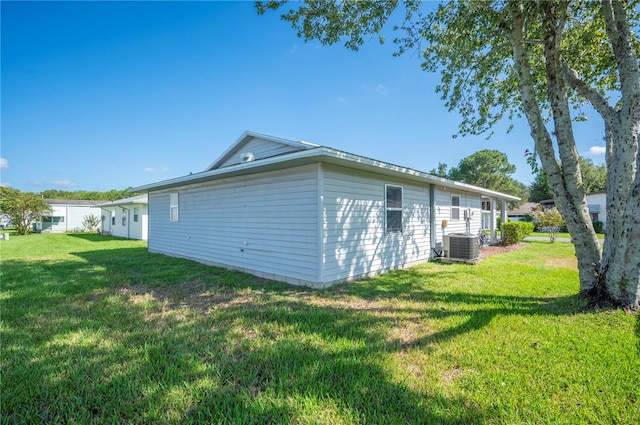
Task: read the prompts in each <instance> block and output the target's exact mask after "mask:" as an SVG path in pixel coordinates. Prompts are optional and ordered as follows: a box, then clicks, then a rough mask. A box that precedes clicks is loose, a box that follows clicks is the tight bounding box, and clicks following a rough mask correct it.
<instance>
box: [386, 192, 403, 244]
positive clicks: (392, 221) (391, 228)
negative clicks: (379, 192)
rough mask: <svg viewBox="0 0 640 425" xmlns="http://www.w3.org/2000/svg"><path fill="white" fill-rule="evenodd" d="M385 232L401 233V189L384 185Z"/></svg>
mask: <svg viewBox="0 0 640 425" xmlns="http://www.w3.org/2000/svg"><path fill="white" fill-rule="evenodd" d="M385 188H386V203H385V209H386V213H387V216H386V231H387V233H400V232H402V187H401V186H391V185H386V186H385Z"/></svg>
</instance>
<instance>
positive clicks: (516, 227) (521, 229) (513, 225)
mask: <svg viewBox="0 0 640 425" xmlns="http://www.w3.org/2000/svg"><path fill="white" fill-rule="evenodd" d="M533 228H534V225H533V223H528V222H526V221H511V222H508V223H503V224H502V243H503V244H505V245H511V244H514V243H518V242H520V241H522V240H523V239H524V238H526V237H527V236H529V235H530V234H531V232H533Z"/></svg>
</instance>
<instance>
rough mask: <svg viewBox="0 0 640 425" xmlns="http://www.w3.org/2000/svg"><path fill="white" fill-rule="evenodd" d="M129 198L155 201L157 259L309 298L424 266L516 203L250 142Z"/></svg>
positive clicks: (331, 155)
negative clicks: (455, 236) (343, 284)
mask: <svg viewBox="0 0 640 425" xmlns="http://www.w3.org/2000/svg"><path fill="white" fill-rule="evenodd" d="M133 190H135V191H146V192H148V193H149V242H148V246H149V251H152V252H159V253H163V254H167V255H171V256H175V257H183V258H188V259H192V260H196V261H199V262H202V263H205V264H210V265H215V266H222V267H227V268H231V269H237V270H243V271H247V272H249V273H252V274H254V275H257V276H261V277H265V278H269V279H275V280H280V281H285V282H288V283H291V284H296V285H307V286H311V287H327V286H330V285H332V284H333V283H336V282H340V281H344V280H351V279H357V278H360V277H364V276H369V275H374V274H378V273H382V272H385V271H387V270H390V269H395V268H402V267H406V266H409V265H413V264H417V263H420V262H425V261H428V260H429V259H430V258H432V257H433V255H434V251H435V249H436V248H437V247H440V246H441V245H442V243H443V236H444V235H445V234H452V233H470V234H473V235H477V234H478V231H479V230H480V228H481V223H482V219H483V216H485V215H487V216H489V218H490V219H489V220H487V222H488V223H495V222H496V220H495V214H496V203H497V202H501V203H502V210H503V211H506V202H507V201H509V200H517V199H518V198H516V197H514V196H510V195H506V194H503V193H498V192H494V191H491V190H487V189H483V188H480V187H475V186H471V185H467V184H463V183H459V182H455V181H451V180H447V179H443V178H440V177H435V176H433V175H430V174H427V173H424V172H420V171H416V170H413V169H409V168H405V167H400V166H397V165H393V164H389V163H386V162H383V161H377V160H374V159H370V158H365V157H362V156H359V155H354V154H351V153H348V152H343V151H339V150H335V149H332V148H329V147H325V146H317V145H314V144H311V143H307V142H294V141H291V140H285V139H280V138H276V137H271V136H266V135H262V134H258V133H253V132H246V133H244V134H243V135H242V136H241V137H240V138H239V139H238V140H237V141H236V142H235V143H234V144H233V145H231V147H229V148H228V149H227V150H226V151H225V152H224V153H223V154H222V155H221V156H220V157H219V158H218V159H216V160H215V161H214V162H213V163H212V164H211V165H209V166H208V167H207V168H206V169H205V170H204V171H203V172H200V173H194V174H190V175H188V176H183V177H178V178H174V179H171V180H165V181H161V182H157V183H152V184H148V185H145V186H140V187H137V188H134V189H133ZM443 225H445V226H444V227H443ZM491 227H492V231H493V235H494V237H495V224H491Z"/></svg>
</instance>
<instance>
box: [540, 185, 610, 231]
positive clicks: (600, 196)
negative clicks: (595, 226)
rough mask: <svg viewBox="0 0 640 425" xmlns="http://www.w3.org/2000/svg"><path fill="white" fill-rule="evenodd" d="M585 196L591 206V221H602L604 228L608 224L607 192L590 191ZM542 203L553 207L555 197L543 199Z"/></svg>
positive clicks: (544, 205)
mask: <svg viewBox="0 0 640 425" xmlns="http://www.w3.org/2000/svg"><path fill="white" fill-rule="evenodd" d="M585 197H586V198H587V207H588V208H589V215H590V216H591V221H600V222H602V228H603V229H604V228H605V227H606V226H607V192H606V191H601V192H589V193H587V194H585ZM540 204H541V205H542V206H543V207H544V208H553V207H554V206H555V201H554V200H553V199H547V200H545V201H541V202H540Z"/></svg>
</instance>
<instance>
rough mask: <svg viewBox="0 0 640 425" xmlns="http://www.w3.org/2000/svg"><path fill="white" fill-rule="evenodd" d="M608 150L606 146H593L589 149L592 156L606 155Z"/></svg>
mask: <svg viewBox="0 0 640 425" xmlns="http://www.w3.org/2000/svg"><path fill="white" fill-rule="evenodd" d="M606 151H607V149H606V148H605V147H604V146H591V147H590V148H589V153H590V154H591V155H604V154H605V153H606Z"/></svg>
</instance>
